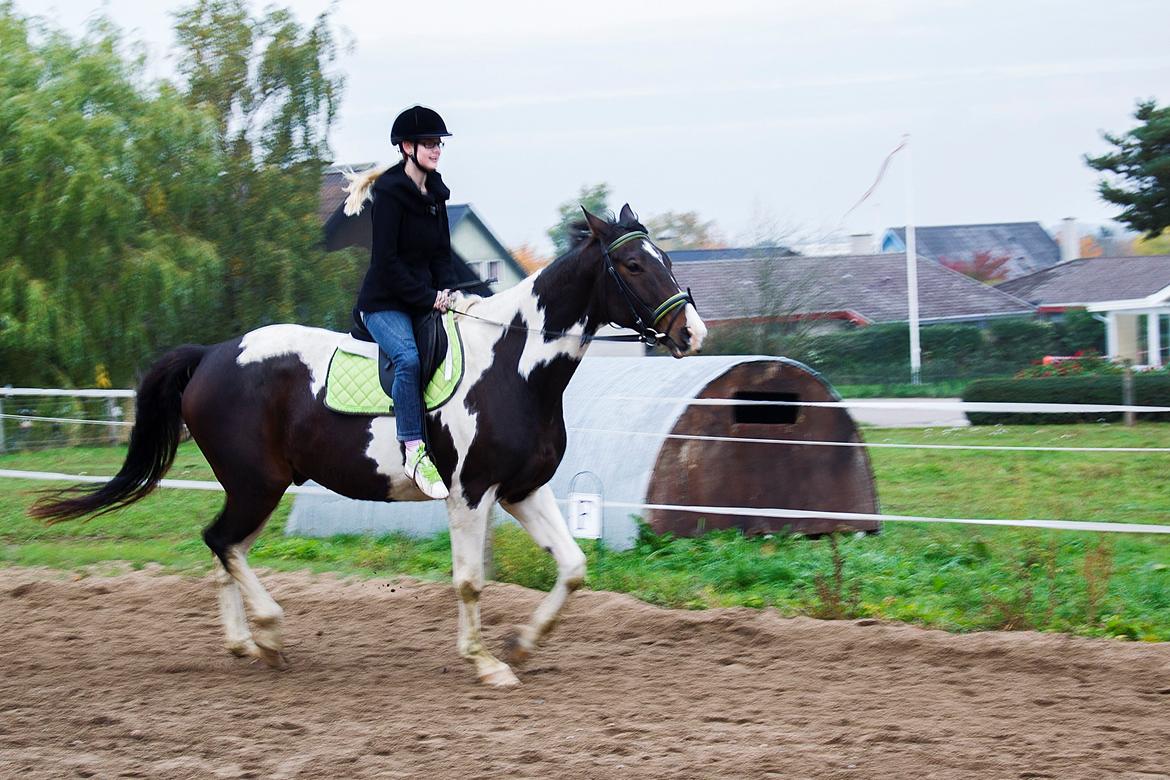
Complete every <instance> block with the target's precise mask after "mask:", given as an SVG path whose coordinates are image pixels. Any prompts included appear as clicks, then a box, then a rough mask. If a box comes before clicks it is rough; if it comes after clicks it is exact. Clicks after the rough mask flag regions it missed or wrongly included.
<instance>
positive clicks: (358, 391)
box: [325, 312, 463, 414]
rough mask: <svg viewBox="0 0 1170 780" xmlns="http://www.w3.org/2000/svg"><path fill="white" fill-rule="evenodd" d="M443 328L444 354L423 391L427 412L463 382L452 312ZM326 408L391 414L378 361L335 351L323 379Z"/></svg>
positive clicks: (340, 410)
mask: <svg viewBox="0 0 1170 780" xmlns="http://www.w3.org/2000/svg"><path fill="white" fill-rule="evenodd" d="M443 329H444V330H446V331H447V355H446V357H444V358H443V362H442V363H440V364H439V367H438V369H437V370H436V371H435V375H434V376H432V377H431V381H430V382H428V383H427V386H426V387H425V388H423V405H424V406H425V408H426V410H427V411H428V412H431V411H434V410H435V409H438V408H439V407H440V406H442V405H443V404H445V403H447V401H449V400H450V399H451V396H452V395H454V394H455V389H456V388H457V387H459V382H460V380H462V379H463V341H462V339H461V338H460V336H459V328H458V327H457V326H456V325H455V314H454V313H453V312H447V313H446V314H445V315H444V316H443ZM325 406H326V407H328V408H329V409H332V410H333V411H335V412H341V413H342V414H394V401H393V400H391V398H390V396H388V395H386V393H385V392H384V391H383V390H382V383H381V382H379V381H378V361H377V359H375V358H368V357H365V356H363V355H355V354H353V353H352V352H345V351H343V350H341V349H335V350H334V351H333V357H332V358H331V359H330V361H329V372H328V373H327V374H326V377H325Z"/></svg>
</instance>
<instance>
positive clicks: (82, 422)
mask: <svg viewBox="0 0 1170 780" xmlns="http://www.w3.org/2000/svg"><path fill="white" fill-rule="evenodd" d="M0 420H22V421H23V420H28V421H29V422H59V423H72V424H74V425H129V426H133V425H134V423H132V422H126V421H125V420H83V419H80V418H77V417H37V416H35V415H31V414H0Z"/></svg>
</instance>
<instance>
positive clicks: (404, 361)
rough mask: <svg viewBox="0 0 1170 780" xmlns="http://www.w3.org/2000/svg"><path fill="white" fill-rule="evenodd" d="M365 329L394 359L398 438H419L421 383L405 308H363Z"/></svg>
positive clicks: (421, 427)
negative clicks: (376, 309)
mask: <svg viewBox="0 0 1170 780" xmlns="http://www.w3.org/2000/svg"><path fill="white" fill-rule="evenodd" d="M362 319H363V321H364V322H365V323H366V330H368V331H369V332H370V335H371V336H373V337H374V341H376V342H378V346H379V347H381V348H382V351H383V352H385V353H386V355H387V356H388V357H389V358H390V360H391V361H393V363H394V386H393V388H391V390H390V397H391V398H393V399H394V416H395V417H396V418H397V423H398V441H411V440H413V439H421V438H422V434H423V418H422V415H423V413H422V385H421V384H420V382H419V373H420V372H419V362H418V346H417V345H416V344H415V343H414V324H413V323H412V322H411V318H410V315H409V314H407V313H406V312H404V311H373V312H364V313H363V314H362Z"/></svg>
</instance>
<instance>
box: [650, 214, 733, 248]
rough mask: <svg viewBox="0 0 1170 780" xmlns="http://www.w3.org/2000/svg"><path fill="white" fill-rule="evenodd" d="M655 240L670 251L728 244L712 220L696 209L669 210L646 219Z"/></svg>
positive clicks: (718, 246) (719, 246)
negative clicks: (703, 217)
mask: <svg viewBox="0 0 1170 780" xmlns="http://www.w3.org/2000/svg"><path fill="white" fill-rule="evenodd" d="M646 227H647V228H648V229H649V231H650V235H651V236H653V237H654V241H655V242H656V243H657V244H658V245H659V246H661V247H662V248H663V249H665V250H667V251H668V252H669V251H670V250H672V249H719V248H721V247H724V246H727V244H726V243H725V242H724V240H723V237H722V236H721V235H719V233H718V231H717V230H716V227H715V222H714V221H712V220H707V221H704V220H703V219H701V218H700V217H699V215H698V213H697V212H694V211H667V212H664V213H662V214H658V215H656V216H653V217H650V218H649V219H647V220H646Z"/></svg>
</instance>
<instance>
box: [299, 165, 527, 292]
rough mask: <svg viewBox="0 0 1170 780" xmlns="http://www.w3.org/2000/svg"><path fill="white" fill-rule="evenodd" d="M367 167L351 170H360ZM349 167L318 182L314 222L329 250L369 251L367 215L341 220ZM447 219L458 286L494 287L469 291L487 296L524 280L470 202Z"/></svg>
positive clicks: (451, 207)
mask: <svg viewBox="0 0 1170 780" xmlns="http://www.w3.org/2000/svg"><path fill="white" fill-rule="evenodd" d="M371 167H373V166H372V165H369V164H366V165H357V166H352V169H353V170H357V171H362V170H367V169H368V168H371ZM350 169H351V167H350V166H334V167H331V168H328V169H327V170H326V171H325V174H324V176H323V177H322V179H321V200H320V205H319V207H318V217H319V218H320V220H321V224H322V225H323V226H324V230H325V248H326V249H329V250H330V251H333V250H337V249H342V248H344V247H365V248H367V249H368V248H369V247H370V230H371V229H370V211H369V209H363V210H362V212H361V213H360V214H357V215H355V216H352V217H351V216H346V214H345V212H344V211H343V206H344V204H345V197H346V193H345V185H346V179H345V176H344V174H343V173H342V171H343V170H350ZM447 220H448V222H449V225H450V229H451V252H452V254H453V255H454V259H455V274H456V276H457V277H458V279H459V281H460V282H470V281H474V280H476V279H483V280H490V279H495V280H496V281H495V282H492V283H491V284H490V285H489V284H483V285H480V286H478V287H472V288H470V291H471V292H474V293H476V294H477V295H490V294H491V293H492V292H498V291H500V290H505V289H507V288H509V287H512V286H513V285H515V284H517V283H518V282H519V281H520V280H521V279H523V278H524V277H525V276H527V274H526V273H524V269H522V268H521V267H520V264H519V263H517V262H516V260H515V258H513V257H512V254H511V253H510V252H509V251H508V249H507V248H506V247H505V246H504V245H503V243H502V242H501V241H500V240H499V238H497V237H496V235H495V233H493V232H492V230H491V228H489V227H488V226H487V223H486V222H484V220H483V217H481V216H480V215H479V214H478V213H477V212H476V211H475V209H474V208H473V207H472V206H471V204H470V203H449V204H447Z"/></svg>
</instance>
